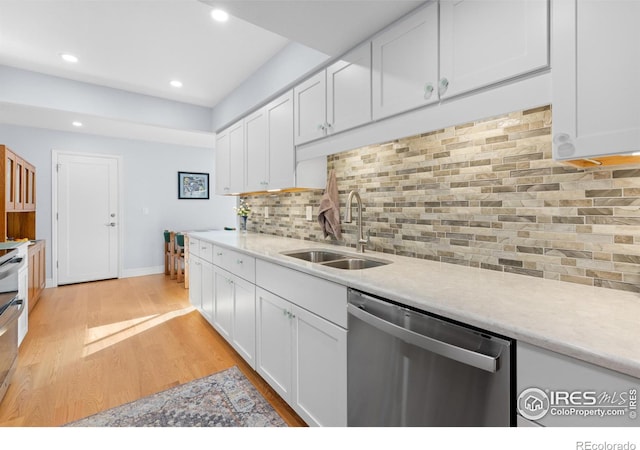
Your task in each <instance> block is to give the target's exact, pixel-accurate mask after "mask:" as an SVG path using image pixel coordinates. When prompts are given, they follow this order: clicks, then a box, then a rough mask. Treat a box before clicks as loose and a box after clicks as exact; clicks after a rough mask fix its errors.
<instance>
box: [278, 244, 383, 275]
mask: <svg viewBox="0 0 640 450" xmlns="http://www.w3.org/2000/svg"><path fill="white" fill-rule="evenodd" d="M282 254H283V255H286V256H291V257H292V258H298V259H302V260H304V261H309V262H312V263H317V264H321V265H323V266H327V267H333V268H336V269H344V270H360V269H369V268H372V267H379V266H384V265H387V264H390V263H391V261H385V260H381V259H374V258H366V257H364V256H363V257H360V256H359V255H358V256H355V255H352V254H349V253H340V252H336V251H333V250H323V249H311V250H296V251H291V252H283V253H282Z"/></svg>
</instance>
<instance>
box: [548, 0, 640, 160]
mask: <svg viewBox="0 0 640 450" xmlns="http://www.w3.org/2000/svg"><path fill="white" fill-rule="evenodd" d="M552 16H553V33H552V36H553V50H554V51H553V61H552V71H551V76H552V80H553V155H554V158H555V159H558V160H563V159H579V158H592V157H597V156H604V155H611V154H621V153H630V152H637V151H640V81H639V80H640V57H639V56H638V55H640V27H639V26H638V19H639V18H640V2H637V1H628V0H607V1H606V2H605V1H596V0H577V1H554V2H553V14H552Z"/></svg>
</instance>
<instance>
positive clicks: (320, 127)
mask: <svg viewBox="0 0 640 450" xmlns="http://www.w3.org/2000/svg"><path fill="white" fill-rule="evenodd" d="M324 129H325V125H324V124H323V123H321V124H318V130H319V131H324Z"/></svg>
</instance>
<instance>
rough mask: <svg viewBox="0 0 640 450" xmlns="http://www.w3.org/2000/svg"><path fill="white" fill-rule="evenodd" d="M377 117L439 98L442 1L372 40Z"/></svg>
mask: <svg viewBox="0 0 640 450" xmlns="http://www.w3.org/2000/svg"><path fill="white" fill-rule="evenodd" d="M372 48H373V58H372V76H373V93H372V98H373V119H374V120H377V119H381V118H383V117H388V116H391V115H394V114H398V113H401V112H405V111H408V110H411V109H414V108H418V107H421V106H425V105H428V104H431V103H434V102H437V101H438V93H437V83H438V3H437V2H433V3H430V4H428V5H427V6H426V7H425V8H423V9H421V10H419V11H417V12H415V13H414V14H412V15H411V16H409V17H407V18H406V19H404V20H402V21H401V22H399V23H397V24H395V25H393V26H392V27H391V28H389V29H387V30H386V31H384V32H383V33H381V34H380V35H378V36H376V37H374V39H373V41H372Z"/></svg>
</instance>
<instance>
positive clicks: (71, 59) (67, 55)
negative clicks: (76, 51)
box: [60, 53, 78, 63]
mask: <svg viewBox="0 0 640 450" xmlns="http://www.w3.org/2000/svg"><path fill="white" fill-rule="evenodd" d="M60 58H62V59H64V60H65V61H66V62H69V63H77V62H78V57H77V56H75V55H72V54H70V53H60Z"/></svg>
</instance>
